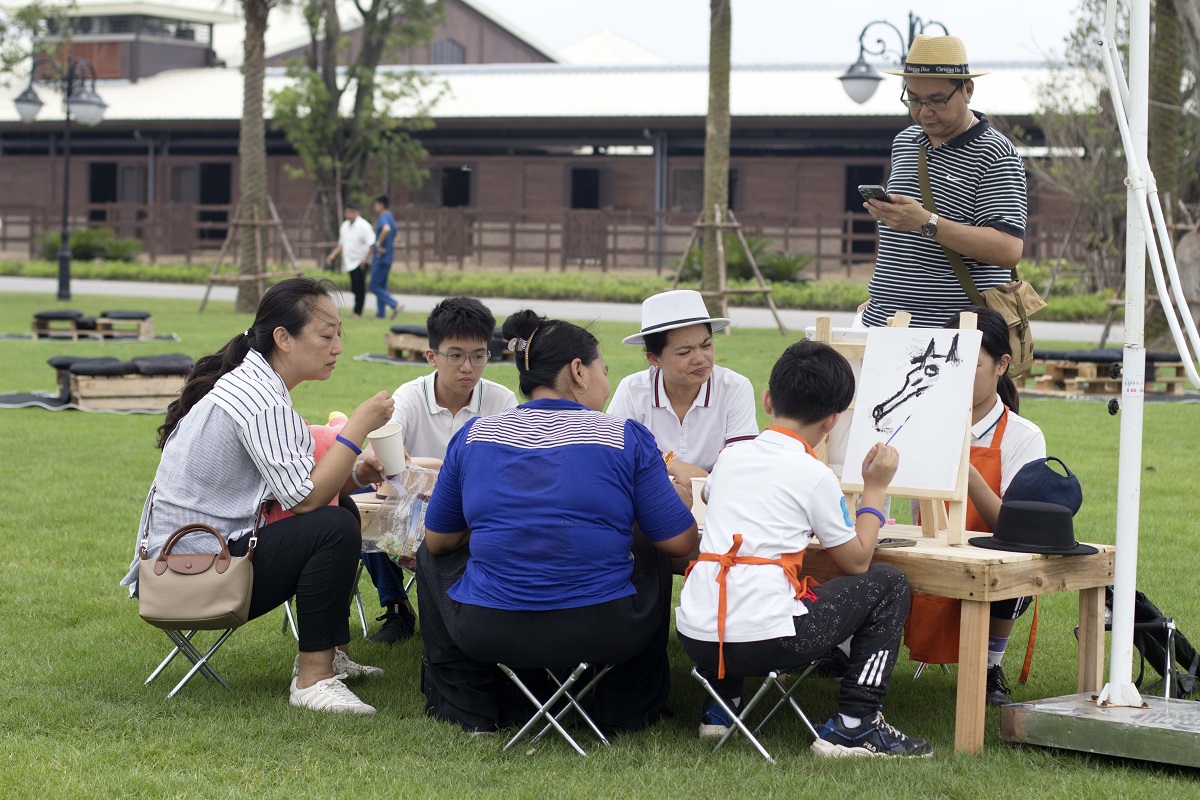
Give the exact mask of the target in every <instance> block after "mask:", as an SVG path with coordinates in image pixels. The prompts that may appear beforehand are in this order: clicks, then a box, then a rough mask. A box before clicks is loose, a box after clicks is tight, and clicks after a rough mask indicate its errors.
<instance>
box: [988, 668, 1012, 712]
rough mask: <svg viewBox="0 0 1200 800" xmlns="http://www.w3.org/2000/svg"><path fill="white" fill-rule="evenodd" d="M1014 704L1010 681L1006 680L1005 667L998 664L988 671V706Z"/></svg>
mask: <svg viewBox="0 0 1200 800" xmlns="http://www.w3.org/2000/svg"><path fill="white" fill-rule="evenodd" d="M1011 702H1012V697H1011V695H1010V691H1009V688H1008V681H1007V680H1006V679H1005V678H1004V667H1002V666H1000V665H999V664H997V665H996V666H994V667H988V671H987V704H988V705H989V706H1002V705H1006V704H1008V703H1011Z"/></svg>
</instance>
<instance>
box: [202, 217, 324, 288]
mask: <svg viewBox="0 0 1200 800" xmlns="http://www.w3.org/2000/svg"><path fill="white" fill-rule="evenodd" d="M267 209H268V210H269V211H270V212H271V218H270V219H266V220H260V219H259V218H258V212H257V210H255V209H251V214H250V216H251V217H252V219H244V218H243V216H242V210H241V207H240V206H239V207H237V208H235V209H234V210H233V219H232V220H230V222H229V232H228V233H227V234H226V235H225V241H224V242H223V243H222V244H221V251H220V253H219V254H218V255H217V263H216V266H214V267H213V271H212V275H209V276H208V287H207V288H205V290H204V299H203V300H201V301H200V310H201V311H203V310H204V308H205V306H207V305H208V296H209V295H210V294H212V288H213V284H217V283H232V284H234V285H235V286H236V285H239V284H240V283H241V282H242V281H255V282H257V284H258V296H259V297H262V294H263V292H264V291H265V290H266V281H267V279H268V278H287V277H291V276H293V275H301V274H303V272H302V271H301V269H300V267H299V266H297V264H296V254H295V252H294V251H293V250H292V243H291V242H290V241H289V240H288V236H287V231H286V230H285V229H284V227H283V220H281V219H280V218H279V211H278V210H277V209H276V208H275V201H274V200H272V199H271V198H269V197H268V198H267ZM243 228H248V229H250V230H252V231H253V232H254V257H255V260H256V261H257V262H258V263H257V265H256V267H255V271H254V272H253V273H249V274H245V275H243V274H242V273H241V270H239V269H235V271H234V272H232V273H225V272H222V271H221V268H222V266H224V264H225V257H226V256H227V255H229V252H230V250H231V248H232V247H233V243H234V240H235V239H236V238H237V237H238V236H244V235H246V233H245V231H243V230H241V229H243ZM272 228H273V229H275V230H277V231H278V232H279V242H280V244H281V245H283V254H284V257H285V258H286V259H287V264H286V265H284V266H281V267H280V268H273V267H272V266H271V265H270V264H268V263H267V260H268V256H267V244H268V242H267V238H268V237H269V236H270V230H271V229H272Z"/></svg>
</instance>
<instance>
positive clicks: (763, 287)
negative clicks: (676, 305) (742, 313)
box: [671, 206, 788, 336]
mask: <svg viewBox="0 0 1200 800" xmlns="http://www.w3.org/2000/svg"><path fill="white" fill-rule="evenodd" d="M713 211H714V216H713V219H714V220H716V221H715V222H705V221H704V217H703V215H701V217H700V218H699V219H697V220H696V222H695V223H694V224H693V225H692V232H691V234H690V235H689V236H688V240H687V244H686V245H684V248H683V255H682V256H680V257H679V268H678V269H676V270H675V279H674V280H673V281H671V288H672V289H678V288H679V280H680V277H681V276H682V275H683V268H684V265H685V264H687V258H688V256H689V255H690V254H691V252H692V247H693V246H694V245H695V243H696V237H697V235H698V234H699V233H700V231H702V230H704V229H705V228H716V229H717V264H718V267H719V269H720V272H719V276H720V277H719V280H718V288H717V290H716V291H704V290H702V291H701V292H700V294H701V295H703V296H704V297H716V298H718V299H719V300H720V303H721V316H723V317H728V316H729V295H731V294H761V295H762V296H763V297H765V298H766V300H767V308H769V309H771V315H772V316H773V317H775V324H776V325H778V326H779V333H780V334H781V335H783V336H787V332H788V331H787V326H786V325H784V324H783V320H782V319H781V318H780V316H779V309H777V308H776V307H775V300H774V299H773V298H772V297H771V287H770V286H768V285H767V282H766V280H765V279H764V278H763V276H762V270H760V269H759V268H758V262H757V261H756V260H755V259H754V253H752V252H750V244H749V243H748V242H747V241H746V236H745V234H744V233H742V226H741V223H739V222H738V221H737V217H735V216H734V215H733V210H732V209H730V210H729V212H728V213H729V221H728V222H722V221H721V216H722V215H721V208H720V206H716V207H715V208H714V209H713ZM726 230H731V231H733V232H734V234H735V235H736V236H737V240H738V244H740V245H741V247H742V253H743V254H745V256H746V261H748V262H749V264H750V269H751V270H752V271H753V272H754V279H755V280H756V281H757V282H758V288H754V287H745V288H737V289H730V288H729V287H728V286H727V285H726V283H725V275H726V265H725V237H724V236H722V235H721V232H722V231H726ZM725 333H726V334H728V333H730V330H729V328H726V329H725Z"/></svg>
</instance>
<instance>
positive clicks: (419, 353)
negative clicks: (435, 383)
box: [383, 325, 429, 363]
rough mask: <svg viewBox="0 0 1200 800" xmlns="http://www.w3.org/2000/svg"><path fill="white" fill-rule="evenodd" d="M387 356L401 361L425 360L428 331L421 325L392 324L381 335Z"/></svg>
mask: <svg viewBox="0 0 1200 800" xmlns="http://www.w3.org/2000/svg"><path fill="white" fill-rule="evenodd" d="M383 343H384V345H386V346H387V353H388V356H390V357H391V358H396V359H400V360H401V361H419V362H421V363H424V362H425V350H426V349H428V347H429V331H427V330H426V329H425V327H424V326H422V325H393V326H392V329H391V330H389V331H388V332H387V333H386V334H385V335H384V337H383Z"/></svg>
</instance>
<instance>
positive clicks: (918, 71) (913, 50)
mask: <svg viewBox="0 0 1200 800" xmlns="http://www.w3.org/2000/svg"><path fill="white" fill-rule="evenodd" d="M883 72H885V73H886V74H888V75H899V76H900V77H902V78H950V79H951V80H965V79H966V78H978V77H980V76H981V75H987V74H988V70H974V71H972V70H971V67H970V66H969V65H968V62H967V47H966V45H964V44H963V42H962V39H959V38H958V37H957V36H926V35H925V34H919V35H918V36H917V37H916V38H915V39H913V43H912V47H910V48H909V49H908V58H907V59H905V61H904V69H902V70H895V69H885V70H883Z"/></svg>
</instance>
